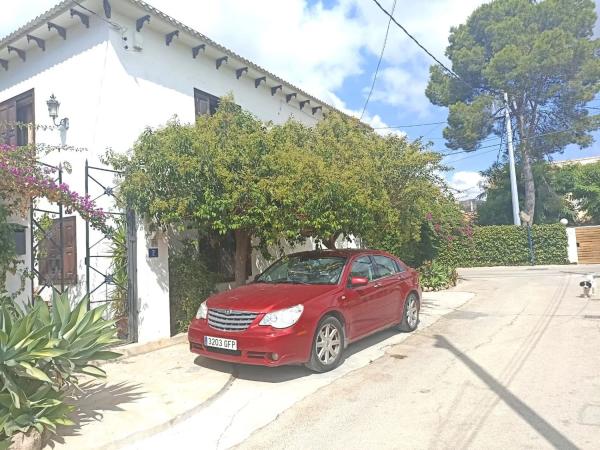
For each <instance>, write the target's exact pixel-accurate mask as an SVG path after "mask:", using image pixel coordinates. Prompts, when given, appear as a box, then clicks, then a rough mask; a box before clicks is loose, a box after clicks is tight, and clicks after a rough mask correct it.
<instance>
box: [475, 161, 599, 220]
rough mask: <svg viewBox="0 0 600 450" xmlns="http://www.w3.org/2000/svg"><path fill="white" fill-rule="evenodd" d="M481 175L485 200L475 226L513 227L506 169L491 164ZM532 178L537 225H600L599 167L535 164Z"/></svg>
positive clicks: (595, 164)
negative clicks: (562, 223)
mask: <svg viewBox="0 0 600 450" xmlns="http://www.w3.org/2000/svg"><path fill="white" fill-rule="evenodd" d="M519 171H520V166H517V172H519ZM482 175H484V176H485V178H486V186H485V191H484V194H483V195H484V196H485V199H486V200H485V202H484V203H483V204H482V205H481V206H480V207H479V209H478V223H479V224H480V225H505V224H510V223H512V207H511V197H510V183H509V178H508V166H507V165H506V164H494V165H493V166H492V167H491V168H489V169H488V170H486V171H484V172H482ZM533 176H534V179H535V182H536V185H537V186H538V189H537V190H536V203H537V204H538V208H536V210H535V222H536V223H557V222H558V221H560V219H563V218H565V219H567V220H568V221H569V222H570V223H572V224H576V225H596V224H600V163H593V164H586V165H581V164H569V165H566V166H552V165H550V164H548V163H544V162H538V163H536V164H534V166H533ZM521 193H522V192H520V194H521Z"/></svg>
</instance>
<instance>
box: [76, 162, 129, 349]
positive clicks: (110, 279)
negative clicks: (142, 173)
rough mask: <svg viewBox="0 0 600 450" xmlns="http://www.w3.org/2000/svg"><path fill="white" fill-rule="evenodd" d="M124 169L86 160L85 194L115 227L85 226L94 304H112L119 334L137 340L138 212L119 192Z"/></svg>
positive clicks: (88, 277) (88, 285) (88, 279)
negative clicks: (102, 209) (130, 207)
mask: <svg viewBox="0 0 600 450" xmlns="http://www.w3.org/2000/svg"><path fill="white" fill-rule="evenodd" d="M120 175H122V173H121V172H119V171H116V170H113V169H109V168H105V167H95V166H91V165H89V164H88V161H87V160H86V162H85V194H86V196H89V197H90V199H91V200H92V201H93V202H94V203H95V204H96V206H99V207H104V212H105V214H106V216H107V218H108V222H109V225H110V228H111V231H110V232H108V233H105V234H104V233H100V232H98V231H96V230H93V229H91V227H90V223H89V222H86V229H85V250H86V252H85V271H86V277H85V279H86V293H87V295H88V297H89V299H90V305H92V306H94V305H98V304H102V303H107V304H109V310H110V311H111V315H112V316H113V318H114V319H115V320H116V321H117V327H118V329H119V337H120V338H121V339H123V340H124V341H126V342H135V341H137V276H136V274H137V267H136V253H137V248H136V247H137V244H136V223H135V214H134V213H133V211H132V210H131V209H129V208H127V207H126V205H125V204H124V202H123V201H122V199H121V198H119V195H118V187H119V182H118V178H119V176H120Z"/></svg>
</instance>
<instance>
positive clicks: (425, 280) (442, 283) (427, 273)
mask: <svg viewBox="0 0 600 450" xmlns="http://www.w3.org/2000/svg"><path fill="white" fill-rule="evenodd" d="M418 270H419V274H420V283H421V287H422V288H423V290H425V291H439V290H442V289H448V288H450V287H452V286H456V280H457V279H458V273H457V272H456V269H455V268H454V267H451V266H447V265H445V264H444V263H442V262H440V261H426V262H425V263H424V264H423V265H422V266H421V267H419V269H418Z"/></svg>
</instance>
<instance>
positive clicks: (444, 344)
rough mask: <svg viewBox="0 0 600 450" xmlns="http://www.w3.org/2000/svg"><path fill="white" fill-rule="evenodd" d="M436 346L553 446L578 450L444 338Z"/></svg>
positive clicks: (437, 341)
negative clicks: (458, 361)
mask: <svg viewBox="0 0 600 450" xmlns="http://www.w3.org/2000/svg"><path fill="white" fill-rule="evenodd" d="M434 337H435V340H436V342H435V346H436V347H438V348H443V349H446V350H448V351H449V352H451V353H452V354H453V355H454V356H455V357H456V358H458V359H459V360H460V361H461V362H462V363H463V364H464V365H465V366H467V368H469V369H470V370H471V372H473V373H474V374H475V375H476V376H477V377H478V378H479V379H480V380H481V381H483V382H484V383H485V384H486V385H488V386H489V388H490V389H491V390H492V391H493V392H494V393H495V394H496V395H497V396H498V397H499V398H500V399H501V400H502V401H503V402H504V403H505V404H506V405H507V406H508V407H509V408H511V409H512V410H513V411H514V412H515V413H517V414H518V415H519V416H520V417H521V418H523V420H525V421H526V422H527V423H528V424H529V425H530V426H531V427H532V428H533V429H534V430H536V431H537V432H538V433H539V434H540V435H541V436H542V437H543V438H544V439H546V440H547V441H548V442H549V443H550V444H551V445H552V446H554V447H555V448H560V449H569V450H570V449H577V448H578V447H577V446H576V445H575V444H574V443H573V442H571V441H570V440H569V439H568V438H567V437H566V436H565V435H563V434H562V433H561V432H560V431H558V430H557V429H556V428H554V427H553V426H552V425H551V424H550V423H548V421H546V420H545V419H544V418H543V417H541V416H540V415H539V414H538V413H536V412H535V411H534V410H533V409H532V408H531V407H529V406H528V405H527V404H526V403H525V402H523V401H522V400H520V399H519V398H518V397H517V396H516V395H514V394H513V393H512V392H510V391H509V390H508V389H507V388H505V387H504V386H503V385H502V384H501V383H500V382H498V380H496V379H495V378H494V377H493V376H491V375H490V374H489V373H488V372H487V371H486V370H485V369H484V368H483V367H481V366H480V365H479V364H477V363H476V362H475V361H473V360H472V359H471V358H469V357H468V356H467V355H465V354H464V353H462V352H461V351H460V350H459V349H458V348H456V347H455V346H454V345H452V343H451V342H450V341H449V340H448V339H446V338H445V337H444V336H440V335H435V336H434Z"/></svg>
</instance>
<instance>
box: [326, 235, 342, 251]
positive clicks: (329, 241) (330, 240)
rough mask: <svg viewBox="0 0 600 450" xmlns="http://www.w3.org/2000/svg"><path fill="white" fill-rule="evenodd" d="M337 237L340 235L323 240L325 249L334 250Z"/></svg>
mask: <svg viewBox="0 0 600 450" xmlns="http://www.w3.org/2000/svg"><path fill="white" fill-rule="evenodd" d="M339 235H340V233H335V234H332V235H331V236H329V237H328V238H327V239H323V244H325V247H327V248H328V249H334V248H335V241H337V238H338V237H339Z"/></svg>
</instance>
